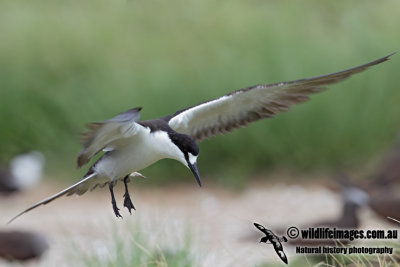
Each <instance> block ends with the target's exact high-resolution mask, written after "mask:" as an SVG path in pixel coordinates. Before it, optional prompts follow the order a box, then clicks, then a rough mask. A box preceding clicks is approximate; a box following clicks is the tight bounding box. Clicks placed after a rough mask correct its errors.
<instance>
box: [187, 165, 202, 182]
mask: <svg viewBox="0 0 400 267" xmlns="http://www.w3.org/2000/svg"><path fill="white" fill-rule="evenodd" d="M188 165H189V168H190V170H191V171H192V172H193V174H194V177H196V181H197V183H198V184H199V186H200V187H201V180H200V174H199V171H198V170H197V164H196V162H195V163H194V164H191V163H190V162H188Z"/></svg>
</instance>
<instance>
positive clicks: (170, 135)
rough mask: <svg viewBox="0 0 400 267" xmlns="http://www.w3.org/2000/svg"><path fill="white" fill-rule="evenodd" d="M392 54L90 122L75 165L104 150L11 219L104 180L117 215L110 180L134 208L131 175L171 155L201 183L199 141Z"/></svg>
mask: <svg viewBox="0 0 400 267" xmlns="http://www.w3.org/2000/svg"><path fill="white" fill-rule="evenodd" d="M393 54H394V53H392V54H390V55H388V56H385V57H383V58H380V59H377V60H374V61H372V62H369V63H367V64H364V65H360V66H357V67H354V68H350V69H347V70H343V71H339V72H335V73H331V74H328V75H323V76H317V77H312V78H307V79H301V80H296V81H289V82H281V83H273V84H267V85H256V86H252V87H248V88H244V89H240V90H237V91H233V92H231V93H228V94H226V95H224V96H222V97H219V98H216V99H213V100H210V101H206V102H204V103H201V104H199V105H196V106H192V107H189V108H186V109H183V110H179V111H177V112H175V113H174V114H173V115H167V116H164V117H161V118H158V119H154V120H147V121H139V112H140V110H141V108H133V109H130V110H128V111H125V112H123V113H121V114H119V115H117V116H116V117H114V118H112V119H110V120H107V121H103V122H96V123H92V124H89V128H90V129H89V131H88V132H86V133H85V134H84V135H83V141H84V142H83V149H82V150H81V151H80V152H79V155H78V160H77V163H78V167H81V166H83V165H84V164H86V163H88V162H89V161H90V159H91V158H92V157H93V156H95V155H96V154H97V153H99V152H100V151H104V154H103V155H102V156H101V157H100V158H99V159H98V160H97V161H96V162H95V163H94V164H93V165H92V166H91V167H90V168H89V171H88V172H87V173H86V175H85V176H84V177H83V179H82V180H80V181H79V182H77V183H76V184H74V185H72V186H70V187H68V188H66V189H64V190H62V191H61V192H59V193H57V194H55V195H53V196H50V197H48V198H46V199H44V200H42V201H40V202H38V203H37V204H35V205H33V206H32V207H30V208H28V209H26V210H24V211H22V212H21V213H19V214H18V215H16V216H15V217H14V218H12V219H11V220H10V221H9V222H11V221H13V220H14V219H15V218H17V217H18V216H20V215H22V214H23V213H25V212H27V211H30V210H32V209H34V208H36V207H38V206H40V205H43V204H47V203H49V202H50V201H52V200H54V199H56V198H58V197H60V196H63V195H72V194H78V195H82V194H83V193H85V192H86V191H87V190H93V189H94V188H96V187H97V186H100V187H102V186H105V185H107V184H108V186H109V189H110V193H111V200H112V201H111V202H112V206H113V210H114V213H115V215H116V216H117V217H121V215H120V213H119V209H118V207H117V205H116V203H115V198H114V193H113V187H114V184H115V183H116V182H117V181H118V180H122V181H124V183H125V188H126V190H125V194H124V206H125V207H127V208H128V210H129V211H131V209H133V208H134V206H133V204H132V201H131V199H130V196H129V192H128V191H127V186H126V184H127V183H128V182H129V177H130V176H137V175H140V174H138V173H137V171H140V170H142V169H144V168H146V167H147V166H149V165H151V164H153V163H155V162H156V161H158V160H160V159H164V158H170V159H175V160H177V161H179V162H181V163H182V164H183V165H185V166H186V167H188V168H189V169H190V170H191V171H192V173H193V174H194V176H195V178H196V180H197V183H198V184H199V185H200V186H201V181H200V175H199V172H198V170H197V165H196V162H197V157H198V155H199V147H198V145H197V142H198V141H202V140H204V139H206V138H211V137H213V136H216V135H219V134H224V133H227V132H230V131H232V130H234V129H236V128H240V127H244V126H246V125H247V124H249V123H251V122H254V121H257V120H260V119H263V118H271V117H273V116H274V115H275V114H277V113H280V112H283V111H286V110H288V109H289V107H290V106H291V105H293V104H296V103H300V102H304V101H306V100H308V99H309V97H308V95H310V94H313V93H317V92H320V91H322V90H324V89H325V87H324V86H326V85H328V84H333V83H336V82H339V81H342V80H344V79H346V78H348V77H349V76H351V75H353V74H356V73H359V72H361V71H364V70H365V69H367V68H368V67H370V66H373V65H376V64H379V63H382V62H384V61H386V60H388V59H389V57H390V56H392V55H393Z"/></svg>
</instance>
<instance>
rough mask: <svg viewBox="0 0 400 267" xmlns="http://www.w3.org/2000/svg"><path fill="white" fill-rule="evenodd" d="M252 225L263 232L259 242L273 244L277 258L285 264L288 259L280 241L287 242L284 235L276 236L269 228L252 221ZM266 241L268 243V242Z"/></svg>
mask: <svg viewBox="0 0 400 267" xmlns="http://www.w3.org/2000/svg"><path fill="white" fill-rule="evenodd" d="M254 226H255V227H256V228H257V229H258V230H260V231H261V232H263V233H264V234H265V236H264V237H262V238H261V240H260V243H261V242H262V243H265V244H272V245H273V246H274V249H275V252H276V254H278V256H279V258H280V259H281V260H282V261H283V262H284V263H286V264H288V259H287V257H286V254H285V252H283V246H282V243H281V242H287V239H286V237H285V236H282V237H281V238H279V237H277V236H276V235H275V234H274V233H273V232H272V231H271V230H269V229H267V228H265V227H264V226H262V225H260V224H258V223H254ZM268 241H269V242H270V243H268Z"/></svg>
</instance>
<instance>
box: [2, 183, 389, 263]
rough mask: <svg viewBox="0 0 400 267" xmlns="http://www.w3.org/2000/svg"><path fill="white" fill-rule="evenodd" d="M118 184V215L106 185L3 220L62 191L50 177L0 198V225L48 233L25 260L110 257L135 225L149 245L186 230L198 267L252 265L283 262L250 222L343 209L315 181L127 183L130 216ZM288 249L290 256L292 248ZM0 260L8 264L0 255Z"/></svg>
mask: <svg viewBox="0 0 400 267" xmlns="http://www.w3.org/2000/svg"><path fill="white" fill-rule="evenodd" d="M275 180H276V179H275ZM122 188H123V187H122V186H121V184H119V186H118V189H117V191H116V196H117V203H118V205H119V207H120V208H121V211H122V212H121V214H122V216H123V219H120V218H115V216H114V214H113V212H112V208H111V204H110V196H109V192H108V189H106V188H103V189H97V190H96V191H94V192H92V193H90V194H85V195H83V196H81V197H75V196H72V197H63V198H60V199H58V200H56V201H55V202H53V203H50V204H48V205H46V206H41V207H39V208H38V209H36V210H33V211H31V212H30V213H27V214H25V215H23V216H22V217H20V218H19V219H18V220H16V221H15V222H13V223H12V224H11V225H5V222H6V221H7V220H8V219H9V218H11V217H12V216H13V215H15V214H16V213H17V212H19V211H21V210H22V209H24V208H26V207H28V206H29V205H31V204H33V203H35V202H37V201H38V200H40V199H42V198H45V197H47V196H49V195H51V194H53V193H55V192H57V191H58V190H60V189H62V187H61V186H60V185H57V184H49V183H48V182H47V183H46V184H41V185H40V186H39V187H37V188H35V189H33V190H31V191H30V192H25V193H24V194H18V195H16V196H13V197H11V198H1V202H0V212H1V217H0V219H1V220H0V223H4V224H3V226H1V228H0V229H1V230H5V229H26V230H31V231H37V232H41V233H44V234H46V236H47V238H48V240H49V243H50V249H49V250H48V252H47V253H46V254H45V255H44V257H42V258H41V259H40V260H38V261H33V262H29V263H28V266H58V267H61V266H85V263H84V262H79V253H81V252H82V253H86V254H89V255H94V256H96V257H99V258H102V257H103V258H107V257H111V256H110V253H111V252H110V251H113V249H115V246H114V243H115V238H117V239H118V240H123V242H127V243H129V242H130V240H131V239H132V232H135V231H138V232H141V233H142V234H143V235H142V236H143V237H144V238H145V239H146V240H145V242H146V244H153V245H154V246H157V247H159V248H161V249H164V250H165V249H170V250H173V249H176V248H179V247H180V246H184V240H185V235H187V233H188V232H190V236H191V250H192V251H193V261H194V263H195V264H194V265H196V266H254V265H256V264H258V263H261V262H275V263H277V265H278V266H281V265H280V260H279V259H278V258H277V256H276V255H275V252H274V251H273V249H272V247H269V246H270V245H266V244H260V243H258V241H259V237H261V236H262V235H261V234H259V233H258V230H257V229H255V227H254V226H253V222H258V223H261V224H263V225H264V226H265V227H267V228H270V229H272V230H274V229H286V228H287V227H289V226H304V225H307V226H308V225H310V224H312V223H313V222H315V221H319V220H321V219H324V220H325V219H330V218H335V217H337V216H338V214H340V209H341V199H340V195H338V194H337V193H334V192H332V191H330V190H328V189H326V187H324V186H322V185H315V184H314V185H295V184H288V183H282V182H280V183H258V184H254V185H252V186H249V187H248V188H247V189H246V190H244V191H242V192H239V193H238V192H232V191H229V190H224V189H222V188H220V187H212V186H207V183H206V185H205V186H204V187H203V188H198V187H196V186H195V185H191V184H188V185H185V186H174V187H163V188H157V189H156V188H142V187H140V188H135V187H134V185H132V184H131V185H130V191H131V194H132V195H133V202H134V204H135V206H136V207H137V211H136V212H134V213H133V214H132V215H131V216H130V215H129V212H128V211H127V209H125V208H124V209H122V207H123V205H122V195H123V190H122ZM360 215H361V219H362V220H361V221H362V227H364V228H374V227H379V228H382V221H381V220H379V219H378V218H377V217H376V216H375V215H374V214H373V213H372V212H370V211H369V210H366V209H363V210H361V213H360ZM384 225H385V224H384ZM257 235H258V236H257ZM116 236H117V237H116ZM153 245H152V246H153ZM286 250H287V254H288V257H289V261H290V258H291V257H295V255H294V251H293V249H290V248H287V249H286ZM78 252H79V253H78ZM127 253H129V251H128V252H127ZM0 265H1V266H3V265H4V266H8V263H6V262H4V261H1V260H0Z"/></svg>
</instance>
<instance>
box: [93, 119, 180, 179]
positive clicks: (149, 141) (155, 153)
mask: <svg viewBox="0 0 400 267" xmlns="http://www.w3.org/2000/svg"><path fill="white" fill-rule="evenodd" d="M140 127H141V129H140V132H139V133H138V134H136V135H135V136H133V137H131V138H129V139H127V140H126V145H125V146H124V147H122V148H121V149H118V150H114V151H112V152H109V153H108V154H107V156H105V157H103V159H102V160H101V161H99V162H98V163H97V164H96V166H95V167H94V169H95V172H96V173H98V175H99V176H103V177H107V178H109V179H111V180H115V179H119V178H122V177H124V176H125V175H128V174H130V173H132V172H137V171H140V170H142V169H144V168H146V167H147V166H149V165H151V164H153V163H155V162H156V161H158V160H160V159H164V158H172V159H175V160H178V161H180V162H182V163H183V164H185V163H184V155H183V153H182V151H180V149H179V148H178V147H177V146H176V145H175V144H174V143H173V142H172V141H171V139H170V138H169V136H168V134H167V133H166V132H164V131H155V132H152V133H150V129H148V128H146V127H143V126H140Z"/></svg>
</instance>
